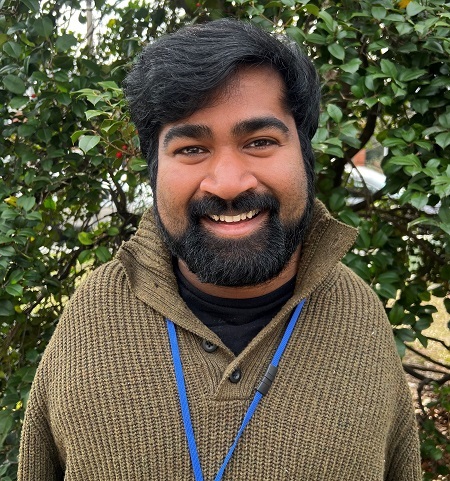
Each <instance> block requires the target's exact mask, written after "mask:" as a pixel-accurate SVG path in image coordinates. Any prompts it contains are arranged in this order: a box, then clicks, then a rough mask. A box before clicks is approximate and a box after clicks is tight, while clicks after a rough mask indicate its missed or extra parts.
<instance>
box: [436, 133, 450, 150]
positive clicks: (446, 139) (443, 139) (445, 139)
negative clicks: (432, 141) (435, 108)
mask: <svg viewBox="0 0 450 481" xmlns="http://www.w3.org/2000/svg"><path fill="white" fill-rule="evenodd" d="M436 143H437V144H438V145H439V146H440V147H442V148H443V149H445V148H446V147H447V146H448V145H450V132H442V134H439V135H436Z"/></svg>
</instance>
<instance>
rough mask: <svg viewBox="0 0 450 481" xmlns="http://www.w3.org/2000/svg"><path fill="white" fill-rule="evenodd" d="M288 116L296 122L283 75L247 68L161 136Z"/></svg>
mask: <svg viewBox="0 0 450 481" xmlns="http://www.w3.org/2000/svg"><path fill="white" fill-rule="evenodd" d="M286 116H287V117H291V118H292V119H293V117H292V114H291V111H290V108H289V106H288V105H287V102H286V95H285V83H284V80H283V78H282V77H281V75H280V74H279V73H278V72H277V71H276V70H274V69H273V68H271V67H269V66H243V67H241V68H239V70H237V72H235V73H234V74H233V75H231V76H230V77H229V78H228V80H227V81H226V82H225V83H224V84H223V85H221V86H220V88H218V89H217V90H215V91H214V92H212V93H211V94H210V95H209V96H208V98H206V99H205V101H204V103H203V105H202V106H201V107H200V108H199V109H198V110H196V111H195V112H193V113H192V114H190V115H188V116H187V117H183V118H181V119H179V120H176V121H173V122H169V123H167V124H164V125H163V127H162V129H161V130H160V134H164V133H165V132H167V130H168V129H169V128H171V127H172V126H175V125H185V124H198V125H206V124H208V122H209V121H210V120H211V121H214V120H215V119H217V118H219V119H220V120H221V121H222V123H223V124H225V123H226V122H227V121H230V120H232V121H233V122H240V121H242V120H245V119H250V118H256V117H261V118H262V117H275V118H276V117H286Z"/></svg>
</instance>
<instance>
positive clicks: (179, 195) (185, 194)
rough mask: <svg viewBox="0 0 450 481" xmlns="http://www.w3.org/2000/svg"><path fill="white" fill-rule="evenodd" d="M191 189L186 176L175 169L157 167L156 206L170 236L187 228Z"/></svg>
mask: <svg viewBox="0 0 450 481" xmlns="http://www.w3.org/2000/svg"><path fill="white" fill-rule="evenodd" d="M191 197H192V189H191V188H190V185H189V184H188V183H187V179H186V176H184V175H181V174H180V172H177V171H176V169H166V168H165V166H164V165H162V166H159V168H158V174H157V177H156V204H157V208H158V212H159V215H160V217H161V220H162V222H163V224H164V225H165V226H166V228H167V229H168V230H169V231H170V232H171V233H172V234H177V233H178V234H181V233H183V232H184V231H185V229H186V227H187V223H188V221H187V209H188V204H189V201H190V199H191Z"/></svg>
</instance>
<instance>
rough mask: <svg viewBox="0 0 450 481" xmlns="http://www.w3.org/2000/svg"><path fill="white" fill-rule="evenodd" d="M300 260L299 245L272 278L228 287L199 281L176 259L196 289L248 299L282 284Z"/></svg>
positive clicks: (292, 273)
mask: <svg viewBox="0 0 450 481" xmlns="http://www.w3.org/2000/svg"><path fill="white" fill-rule="evenodd" d="M299 260H300V247H298V248H297V250H296V251H295V252H294V254H293V255H292V257H291V258H290V259H289V262H288V263H287V264H286V266H285V267H284V269H283V270H282V271H281V272H280V273H279V274H278V275H277V276H276V277H273V278H272V279H269V280H268V281H267V282H264V283H263V284H257V285H255V286H243V287H228V286H218V285H216V284H207V283H203V282H200V281H199V280H198V277H197V276H196V275H195V274H194V273H193V272H191V271H190V270H189V269H188V267H187V265H186V264H185V263H184V262H183V261H182V260H180V259H178V267H179V268H180V271H181V273H182V274H183V276H184V277H185V278H186V279H187V280H188V281H189V282H190V283H191V284H192V285H193V286H195V287H196V288H197V289H199V290H200V291H202V292H204V293H205V294H209V295H211V296H216V297H223V298H226V299H249V298H251V297H259V296H264V295H265V294H269V293H270V292H272V291H275V290H276V289H278V288H279V287H281V286H282V285H284V284H286V282H288V281H289V280H291V279H292V278H293V277H294V276H295V275H296V274H297V270H298V264H299Z"/></svg>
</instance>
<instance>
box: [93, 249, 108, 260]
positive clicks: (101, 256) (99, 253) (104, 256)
mask: <svg viewBox="0 0 450 481" xmlns="http://www.w3.org/2000/svg"><path fill="white" fill-rule="evenodd" d="M94 252H95V255H96V257H97V259H98V260H99V261H100V262H108V261H109V260H110V259H111V252H109V250H108V249H107V248H106V247H104V246H99V247H97V248H96V249H95V250H94Z"/></svg>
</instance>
